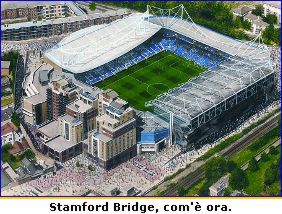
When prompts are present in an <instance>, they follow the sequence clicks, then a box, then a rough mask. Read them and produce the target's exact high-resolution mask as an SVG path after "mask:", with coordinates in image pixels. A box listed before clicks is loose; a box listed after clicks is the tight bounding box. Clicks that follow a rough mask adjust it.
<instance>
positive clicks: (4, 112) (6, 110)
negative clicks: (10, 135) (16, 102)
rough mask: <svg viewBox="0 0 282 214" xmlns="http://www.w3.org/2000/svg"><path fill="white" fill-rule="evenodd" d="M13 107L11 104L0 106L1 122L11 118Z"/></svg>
mask: <svg viewBox="0 0 282 214" xmlns="http://www.w3.org/2000/svg"><path fill="white" fill-rule="evenodd" d="M13 108H14V107H13V105H8V106H5V107H2V108H1V122H4V121H6V120H9V119H11V116H12V113H13Z"/></svg>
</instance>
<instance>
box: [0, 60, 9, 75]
mask: <svg viewBox="0 0 282 214" xmlns="http://www.w3.org/2000/svg"><path fill="white" fill-rule="evenodd" d="M9 68H10V61H1V76H2V77H3V76H9V74H10V70H9Z"/></svg>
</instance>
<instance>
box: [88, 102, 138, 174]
mask: <svg viewBox="0 0 282 214" xmlns="http://www.w3.org/2000/svg"><path fill="white" fill-rule="evenodd" d="M105 111H106V113H105V114H103V115H101V116H98V117H97V122H96V129H95V130H94V131H93V132H90V133H89V136H88V153H89V155H90V156H91V157H93V158H94V159H95V160H97V162H98V164H99V165H100V166H101V167H103V168H105V169H110V168H114V167H116V166H117V165H118V164H120V163H122V162H125V161H127V160H129V159H130V158H133V157H134V156H135V155H136V152H137V149H136V120H135V118H134V115H135V113H134V111H133V109H132V108H131V107H129V106H128V103H127V102H125V101H123V100H121V99H116V100H115V101H113V102H112V103H111V104H110V105H109V106H108V107H106V110H105Z"/></svg>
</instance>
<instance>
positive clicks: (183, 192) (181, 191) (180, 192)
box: [178, 186, 186, 196]
mask: <svg viewBox="0 0 282 214" xmlns="http://www.w3.org/2000/svg"><path fill="white" fill-rule="evenodd" d="M185 194H186V190H185V188H184V187H183V186H181V187H179V188H178V196H185Z"/></svg>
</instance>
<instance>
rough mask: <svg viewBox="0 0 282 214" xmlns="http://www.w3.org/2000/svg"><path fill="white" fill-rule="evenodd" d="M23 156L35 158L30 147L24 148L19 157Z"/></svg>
mask: <svg viewBox="0 0 282 214" xmlns="http://www.w3.org/2000/svg"><path fill="white" fill-rule="evenodd" d="M24 157H26V158H28V159H34V158H35V154H34V152H33V151H32V150H31V149H26V150H25V151H24V152H23V153H22V155H21V159H23V158H24Z"/></svg>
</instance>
